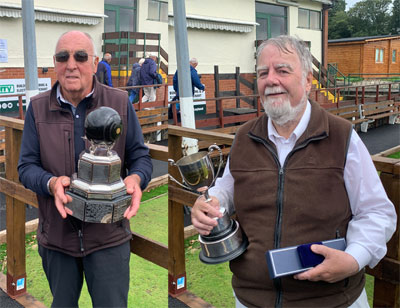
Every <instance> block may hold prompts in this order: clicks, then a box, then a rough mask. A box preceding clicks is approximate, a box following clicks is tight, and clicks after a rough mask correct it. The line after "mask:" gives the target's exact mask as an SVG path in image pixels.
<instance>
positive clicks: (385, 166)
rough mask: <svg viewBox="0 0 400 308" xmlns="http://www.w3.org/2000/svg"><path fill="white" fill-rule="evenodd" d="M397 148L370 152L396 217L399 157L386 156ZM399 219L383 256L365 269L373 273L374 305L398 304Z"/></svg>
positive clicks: (399, 192)
mask: <svg viewBox="0 0 400 308" xmlns="http://www.w3.org/2000/svg"><path fill="white" fill-rule="evenodd" d="M398 151H400V146H397V147H395V148H393V149H389V150H387V151H385V152H382V153H380V154H377V155H374V156H373V157H372V158H373V161H374V163H375V166H376V168H377V170H378V171H380V178H381V181H382V184H383V187H384V188H385V191H386V193H387V195H388V197H389V199H390V200H391V201H392V202H393V204H394V206H395V208H396V213H397V217H400V216H399V215H400V160H399V159H392V158H388V157H386V156H387V155H390V154H392V153H395V152H398ZM399 228H400V221H399V219H397V228H396V232H395V233H394V234H393V236H392V238H391V240H390V241H389V242H388V244H387V249H388V250H387V253H386V256H385V258H384V259H383V260H381V262H379V263H378V265H377V266H376V267H375V268H374V269H372V270H368V273H370V274H373V275H374V276H375V283H374V302H373V303H374V307H395V308H399V307H400V232H399Z"/></svg>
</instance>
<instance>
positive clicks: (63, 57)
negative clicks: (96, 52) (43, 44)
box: [54, 50, 95, 62]
mask: <svg viewBox="0 0 400 308" xmlns="http://www.w3.org/2000/svg"><path fill="white" fill-rule="evenodd" d="M69 55H70V53H69V52H68V51H60V52H58V53H56V54H55V56H54V57H55V58H56V61H57V62H67V61H68V59H69ZM89 56H91V57H95V56H93V55H89V54H88V53H87V52H86V51H83V50H78V51H75V53H74V59H75V61H76V62H86V61H87V60H88V58H89Z"/></svg>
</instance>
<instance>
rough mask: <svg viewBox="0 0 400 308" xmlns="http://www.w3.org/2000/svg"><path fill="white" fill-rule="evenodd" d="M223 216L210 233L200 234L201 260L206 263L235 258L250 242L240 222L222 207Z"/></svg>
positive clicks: (216, 262)
mask: <svg viewBox="0 0 400 308" xmlns="http://www.w3.org/2000/svg"><path fill="white" fill-rule="evenodd" d="M220 212H221V213H222V217H221V218H215V219H216V220H217V222H218V224H217V225H216V226H215V227H214V228H213V229H212V230H211V232H210V234H209V235H199V242H200V247H201V251H200V254H199V258H200V261H202V262H203V263H206V264H219V263H223V262H227V261H230V260H233V259H235V258H237V257H238V256H240V255H241V254H242V253H243V252H245V251H246V249H247V246H248V245H249V242H248V240H247V237H246V235H245V234H244V233H243V232H242V230H241V229H240V226H239V223H238V222H237V221H236V220H234V219H231V218H229V215H228V213H227V211H226V210H225V208H223V207H220Z"/></svg>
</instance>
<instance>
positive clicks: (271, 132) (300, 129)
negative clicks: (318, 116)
mask: <svg viewBox="0 0 400 308" xmlns="http://www.w3.org/2000/svg"><path fill="white" fill-rule="evenodd" d="M310 118H311V104H310V102H309V101H308V100H307V104H306V110H305V111H304V113H303V116H302V117H301V119H300V122H299V124H297V126H296V128H295V129H294V131H293V132H292V134H291V135H290V136H289V138H288V139H287V140H293V141H294V142H296V141H297V140H298V139H299V138H300V136H301V135H302V134H303V133H304V131H305V130H306V128H307V126H308V123H309V122H310ZM268 138H269V140H271V141H273V142H274V141H275V140H277V139H284V137H282V136H281V135H279V134H278V132H277V131H276V129H275V126H274V125H273V124H272V120H271V118H268Z"/></svg>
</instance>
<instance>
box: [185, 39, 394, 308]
mask: <svg viewBox="0 0 400 308" xmlns="http://www.w3.org/2000/svg"><path fill="white" fill-rule="evenodd" d="M312 76H313V75H312V61H311V53H310V51H309V49H308V48H307V46H306V45H305V43H304V42H303V41H300V40H298V39H296V38H293V37H290V36H278V37H275V38H271V39H269V40H267V41H264V42H263V43H262V44H261V45H260V46H259V47H258V50H257V86H258V92H259V94H260V98H261V101H262V104H263V106H264V109H265V112H266V113H265V114H264V115H263V116H261V117H259V118H257V119H254V120H251V121H249V122H247V123H245V124H244V125H243V126H242V127H241V128H240V129H239V130H238V132H237V133H236V136H235V141H234V143H233V145H232V149H231V152H230V156H229V159H228V162H227V165H226V167H225V170H224V174H223V176H222V178H220V179H218V180H217V181H216V184H215V186H214V187H212V188H211V189H210V191H209V194H210V196H213V197H212V201H211V202H209V203H207V202H205V200H204V197H200V198H199V199H197V201H196V202H195V204H194V207H193V209H192V222H193V225H194V227H195V228H196V229H197V230H198V231H199V233H200V234H202V235H207V234H209V232H210V230H212V228H213V227H214V226H215V225H216V220H215V219H214V218H213V217H221V213H220V211H219V210H218V208H219V206H224V207H225V208H226V209H227V210H228V212H229V213H233V212H234V211H235V212H236V217H237V220H238V221H239V223H240V226H241V228H242V230H243V232H244V233H245V234H246V236H247V238H248V240H249V246H248V248H247V250H246V251H245V252H244V253H243V254H242V255H240V256H239V257H238V258H236V259H234V260H232V261H230V269H231V271H232V273H233V277H232V286H233V290H234V294H235V297H236V307H351V308H355V307H357V308H358V307H360V308H361V307H369V306H368V300H367V296H366V292H365V289H364V285H365V277H364V276H365V275H364V267H365V266H367V265H368V266H369V267H371V268H373V267H374V266H375V265H376V264H377V263H378V262H379V261H380V260H381V259H382V258H383V257H384V256H385V254H386V251H387V247H386V243H387V242H388V241H389V239H390V238H391V236H392V235H393V233H394V231H395V229H396V219H397V218H396V212H395V209H394V206H393V204H392V202H391V201H390V200H389V199H388V197H387V195H386V192H385V190H384V188H383V186H382V183H381V181H380V179H379V176H378V174H377V172H376V169H375V167H374V164H373V162H372V159H371V156H370V154H369V153H368V150H367V149H366V147H365V145H364V144H363V142H362V141H361V139H360V137H359V136H358V135H357V133H356V132H355V131H354V130H353V129H352V126H351V123H350V122H349V121H347V120H345V119H343V118H340V117H337V116H334V115H331V114H330V113H328V112H327V111H326V110H324V109H323V108H321V107H320V106H319V105H318V104H317V103H315V102H311V101H309V99H308V95H309V93H310V90H311V85H312V79H313V77H312ZM338 237H344V238H345V239H346V243H347V247H346V249H345V251H341V250H336V249H332V248H329V247H327V246H324V245H311V251H312V252H313V253H315V254H318V255H322V256H323V257H324V261H323V262H322V263H320V264H319V265H317V266H315V267H313V268H311V269H309V270H307V271H304V272H302V273H299V274H296V275H294V276H290V275H289V276H285V277H281V278H276V279H273V280H272V279H270V278H269V275H268V267H267V262H266V259H265V253H266V252H267V251H269V250H271V249H276V248H285V247H291V246H298V245H301V244H307V243H315V242H321V241H326V240H331V239H335V238H338Z"/></svg>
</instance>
